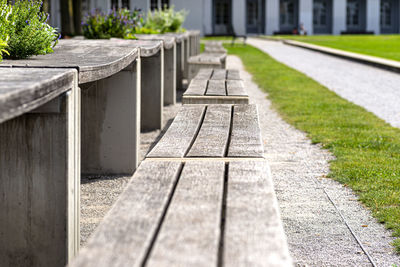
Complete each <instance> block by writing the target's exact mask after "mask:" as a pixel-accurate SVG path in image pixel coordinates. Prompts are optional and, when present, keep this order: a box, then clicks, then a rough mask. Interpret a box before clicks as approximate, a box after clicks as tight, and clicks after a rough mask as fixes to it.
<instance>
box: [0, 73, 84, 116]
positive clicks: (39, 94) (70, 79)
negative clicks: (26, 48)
mask: <svg viewBox="0 0 400 267" xmlns="http://www.w3.org/2000/svg"><path fill="white" fill-rule="evenodd" d="M74 73H76V70H74V69H69V70H65V69H64V70H61V69H20V68H0V123H1V122H4V121H6V120H8V119H11V118H14V117H16V116H19V115H21V114H23V113H26V112H28V111H31V110H33V109H35V108H37V107H39V106H41V105H43V104H45V103H47V102H49V101H50V100H52V99H53V98H55V97H57V96H59V95H61V94H62V93H64V92H65V91H67V90H69V89H71V88H72V87H73V84H74Z"/></svg>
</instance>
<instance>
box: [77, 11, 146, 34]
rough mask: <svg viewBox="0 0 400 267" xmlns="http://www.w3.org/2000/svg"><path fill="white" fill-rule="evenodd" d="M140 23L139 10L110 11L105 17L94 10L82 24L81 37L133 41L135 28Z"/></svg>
mask: <svg viewBox="0 0 400 267" xmlns="http://www.w3.org/2000/svg"><path fill="white" fill-rule="evenodd" d="M141 22H142V15H141V13H140V12H139V10H134V11H133V12H131V11H129V10H128V9H118V10H116V9H112V10H110V12H109V13H108V14H107V15H105V14H103V13H102V12H100V11H99V10H94V11H93V12H92V13H91V14H88V15H86V17H85V18H84V20H83V22H82V30H83V35H84V36H85V37H86V38H88V39H110V38H111V37H115V38H123V39H135V36H134V32H135V28H136V27H138V26H139V25H140V24H141Z"/></svg>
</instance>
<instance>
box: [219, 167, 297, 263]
mask: <svg viewBox="0 0 400 267" xmlns="http://www.w3.org/2000/svg"><path fill="white" fill-rule="evenodd" d="M228 175H229V176H228V185H227V199H226V214H225V228H224V250H223V252H224V253H223V262H224V266H276V267H277V266H292V263H291V259H290V256H289V253H288V247H287V244H286V237H285V234H284V231H283V227H282V224H281V221H280V215H279V208H278V204H277V200H276V196H275V193H274V187H273V184H272V179H271V175H270V171H269V167H268V164H267V163H266V162H231V163H229V172H228Z"/></svg>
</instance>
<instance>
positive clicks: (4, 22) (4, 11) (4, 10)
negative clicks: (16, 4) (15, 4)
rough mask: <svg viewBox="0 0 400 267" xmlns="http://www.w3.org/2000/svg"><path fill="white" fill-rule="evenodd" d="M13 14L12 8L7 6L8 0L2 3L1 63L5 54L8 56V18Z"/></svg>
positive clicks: (0, 7)
mask: <svg viewBox="0 0 400 267" xmlns="http://www.w3.org/2000/svg"><path fill="white" fill-rule="evenodd" d="M10 13H11V7H10V6H9V5H7V1H6V0H1V1H0V61H2V59H3V53H4V54H7V55H8V52H7V50H6V48H7V41H8V35H7V32H6V28H7V26H8V23H9V21H8V17H9V15H10Z"/></svg>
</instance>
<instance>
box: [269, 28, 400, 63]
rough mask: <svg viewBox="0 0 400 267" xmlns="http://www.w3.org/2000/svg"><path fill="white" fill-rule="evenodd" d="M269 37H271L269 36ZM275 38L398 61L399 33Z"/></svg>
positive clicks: (399, 53) (399, 48) (399, 59)
mask: <svg viewBox="0 0 400 267" xmlns="http://www.w3.org/2000/svg"><path fill="white" fill-rule="evenodd" d="M269 38H271V37H269ZM272 38H276V39H291V40H296V41H302V42H306V43H311V44H316V45H322V46H327V47H331V48H336V49H342V50H346V51H350V52H356V53H360V54H366V55H370V56H376V57H382V58H387V59H392V60H397V61H400V35H399V34H398V35H341V36H333V35H314V36H294V35H287V36H277V37H272Z"/></svg>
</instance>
